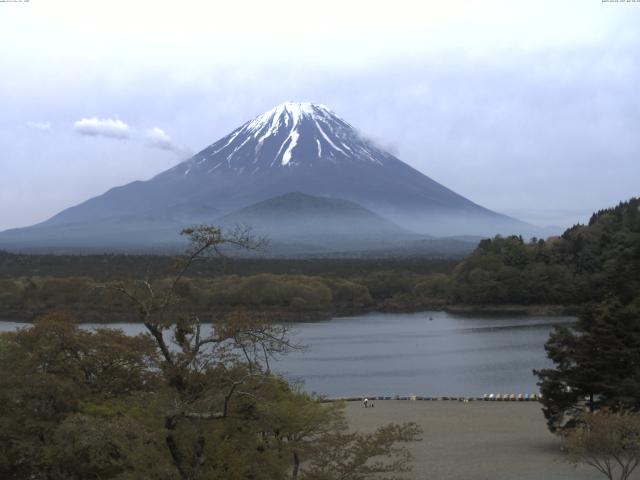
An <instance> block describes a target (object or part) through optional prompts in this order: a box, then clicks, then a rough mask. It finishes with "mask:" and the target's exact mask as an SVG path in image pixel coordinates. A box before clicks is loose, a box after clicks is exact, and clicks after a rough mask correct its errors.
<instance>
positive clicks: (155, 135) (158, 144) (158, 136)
mask: <svg viewBox="0 0 640 480" xmlns="http://www.w3.org/2000/svg"><path fill="white" fill-rule="evenodd" d="M145 139H146V140H147V145H149V146H150V147H153V148H159V149H160V150H170V151H172V152H175V151H177V150H178V147H177V145H175V144H174V143H173V140H171V137H170V136H169V135H167V133H166V132H165V131H164V130H162V129H161V128H158V127H153V128H152V129H150V130H147V133H146V135H145Z"/></svg>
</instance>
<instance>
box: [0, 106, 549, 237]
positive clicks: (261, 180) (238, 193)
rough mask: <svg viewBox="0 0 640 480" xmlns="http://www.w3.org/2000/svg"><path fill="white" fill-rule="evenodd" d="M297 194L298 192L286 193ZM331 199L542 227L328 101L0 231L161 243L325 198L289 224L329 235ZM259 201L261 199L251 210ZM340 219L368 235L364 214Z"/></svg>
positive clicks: (474, 222)
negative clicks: (404, 151)
mask: <svg viewBox="0 0 640 480" xmlns="http://www.w3.org/2000/svg"><path fill="white" fill-rule="evenodd" d="M487 188H489V186H487ZM291 192H299V194H301V195H302V196H300V195H299V196H297V197H291V196H287V194H289V193H291ZM308 196H313V197H317V198H316V200H313V201H311V200H309V197H308ZM318 198H319V199H320V200H318ZM270 199H272V200H273V199H276V200H277V201H276V200H274V201H268V200H270ZM305 199H306V200H305ZM332 199H333V200H336V199H340V200H341V201H347V202H351V205H353V204H355V205H357V206H359V207H362V208H363V209H365V210H367V211H369V212H370V214H371V215H378V216H381V217H384V219H385V220H389V221H391V222H393V223H395V224H396V225H398V226H400V227H402V228H403V229H405V231H406V230H410V231H413V232H417V233H420V234H430V235H494V234H496V233H503V234H514V233H520V234H523V235H527V234H533V235H538V232H537V231H536V230H535V228H534V227H532V226H531V225H527V224H525V223H523V222H519V221H517V220H515V219H513V218H510V217H506V216H504V215H501V214H499V213H496V212H492V211H491V210H488V209H486V208H483V207H481V206H480V205H477V204H475V203H473V202H472V201H470V200H468V199H466V198H464V197H463V196H461V195H459V194H457V193H456V192H453V191H452V190H450V189H448V188H447V187H445V186H443V185H441V184H439V183H438V182H436V181H434V180H432V179H431V178H429V177H427V176H426V175H424V174H423V173H421V172H419V171H417V170H415V169H414V168H412V167H410V166H409V165H407V164H406V163H404V162H402V161H401V160H399V159H398V158H396V157H394V156H393V155H391V154H390V153H387V152H385V151H384V150H382V149H380V148H378V147H376V146H375V145H374V144H373V143H372V142H370V141H369V140H367V139H366V138H364V137H363V136H362V135H361V134H360V133H358V131H356V129H355V128H353V127H352V126H351V125H350V124H349V123H347V122H346V121H345V120H343V119H341V118H340V117H339V116H337V115H336V114H335V113H333V112H332V111H331V110H329V109H328V108H327V107H325V106H323V105H318V104H313V103H296V102H285V103H282V104H280V105H277V106H276V107H274V108H272V109H271V110H269V111H267V112H265V113H263V114H261V115H258V116H257V117H255V118H254V119H253V120H249V121H248V122H246V123H245V124H244V125H242V126H240V127H238V128H236V129H235V130H234V131H232V132H231V133H230V134H228V135H227V136H225V137H223V138H221V139H220V140H218V141H217V142H215V143H213V144H211V145H210V146H208V147H206V148H205V149H204V150H202V151H201V152H199V153H197V154H196V155H194V156H193V157H191V158H190V159H188V160H186V161H184V162H182V163H180V164H179V165H177V166H175V167H173V168H171V169H169V170H167V171H165V172H162V173H160V174H158V175H156V176H155V177H153V178H152V179H150V180H147V181H137V182H132V183H130V184H128V185H123V186H121V187H116V188H112V189H111V190H109V191H108V192H106V193H105V194H103V195H100V196H97V197H94V198H91V199H89V200H87V201H86V202H83V203H81V204H79V205H76V206H74V207H71V208H68V209H66V210H64V211H62V212H60V213H59V214H57V215H55V216H54V217H52V218H50V219H49V220H47V221H46V222H43V223H42V224H40V225H38V226H35V227H29V228H25V229H18V230H15V231H13V232H5V233H3V234H0V246H1V245H2V242H3V239H4V241H5V243H6V242H7V241H8V240H9V239H11V241H12V242H14V243H15V244H19V245H26V244H28V243H29V242H32V243H33V244H35V243H37V242H40V243H41V244H48V245H52V244H58V245H61V244H67V245H68V244H70V243H73V244H75V245H78V246H82V245H88V244H93V245H95V244H97V243H98V242H103V243H104V244H109V243H110V242H122V241H127V242H133V243H135V242H138V243H144V244H147V243H149V242H153V241H163V242H165V241H169V239H172V238H175V237H176V235H177V233H176V232H178V231H180V229H181V228H182V227H184V226H185V225H189V224H193V223H214V224H215V223H216V222H221V221H222V220H223V219H228V218H230V217H228V215H230V214H231V213H233V212H244V214H246V212H247V211H250V212H253V213H252V215H253V217H251V218H258V217H260V216H261V215H266V214H265V213H264V212H265V208H275V207H274V205H275V206H278V205H280V206H281V205H282V204H283V202H284V203H285V204H286V205H285V206H286V208H276V209H275V210H274V214H273V215H272V217H277V216H278V215H285V214H284V213H283V212H285V211H289V212H295V211H296V209H295V208H293V206H292V205H295V204H296V202H304V203H305V205H306V206H307V207H309V206H310V205H312V204H313V205H315V204H317V203H322V204H323V205H324V206H325V207H326V208H325V209H324V210H325V211H326V212H333V213H331V215H330V217H331V218H329V216H327V215H328V213H327V214H326V215H325V214H322V215H320V214H319V213H318V211H317V209H315V210H314V209H313V208H307V209H306V210H304V212H303V213H301V212H297V214H296V215H297V216H296V215H294V217H295V218H298V219H300V218H303V217H305V218H306V217H307V216H308V217H309V218H308V219H307V221H306V222H301V221H296V222H293V223H292V224H291V225H289V224H287V232H293V231H296V229H298V230H300V233H303V232H304V231H308V230H309V225H313V226H315V227H318V228H319V229H320V231H325V230H326V234H327V235H329V236H331V235H332V232H333V233H335V232H337V231H338V230H336V229H335V228H333V230H331V229H330V228H329V226H330V225H334V227H335V221H334V220H336V218H337V217H336V215H337V213H336V208H337V209H338V210H339V209H347V210H349V209H348V208H347V207H345V205H347V204H344V203H340V202H338V203H335V202H333V203H332ZM255 204H258V205H259V206H260V207H259V208H257V207H256V208H251V209H249V210H246V208H247V207H249V206H251V205H255ZM329 207H330V208H329ZM349 211H353V209H350V210H349ZM256 212H259V213H257V214H256ZM313 212H315V213H313ZM361 213H362V211H361ZM244 214H243V215H244ZM232 217H233V218H239V217H238V215H232ZM241 217H242V218H246V215H245V216H242V215H241ZM340 218H341V220H340V221H341V222H345V225H346V226H348V227H349V228H352V229H353V230H354V234H356V235H362V233H363V232H362V231H363V227H362V225H364V224H363V223H362V222H360V223H358V222H359V221H360V220H358V221H356V220H354V218H355V217H353V218H351V217H350V218H349V219H348V220H345V218H346V217H345V216H344V215H342V216H340ZM359 218H361V219H362V218H363V217H362V215H360V217H359ZM368 218H371V217H370V215H369V217H368ZM332 222H333V223H332ZM373 224H375V225H378V226H377V227H375V229H377V230H380V234H379V237H380V239H382V240H384V241H385V242H386V241H387V240H388V239H389V238H390V237H393V235H392V234H389V233H388V232H387V233H384V232H383V231H382V230H381V229H382V227H381V225H382V223H380V222H374V223H373ZM373 224H371V223H367V225H373ZM279 225H280V224H279ZM358 225H360V226H358ZM274 228H275V227H274ZM282 228H283V227H282V226H279V227H277V228H276V229H280V230H282ZM356 230H358V231H356ZM276 233H277V232H276ZM280 233H282V232H280ZM395 236H396V237H397V236H398V235H395ZM34 242H35V243H34ZM65 242H66V243H65ZM356 243H357V242H356Z"/></svg>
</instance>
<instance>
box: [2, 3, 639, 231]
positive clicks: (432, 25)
mask: <svg viewBox="0 0 640 480" xmlns="http://www.w3.org/2000/svg"><path fill="white" fill-rule="evenodd" d="M639 26H640V2H628V3H624V2H623V3H620V2H618V3H614V2H603V1H601V0H533V1H522V0H521V1H514V0H504V1H501V0H484V1H473V0H468V1H465V0H457V1H455V2H443V1H434V2H431V1H423V2H415V1H412V2H409V1H404V0H394V1H393V2H389V1H367V2H357V1H351V2H348V1H346V0H340V1H338V0H323V1H322V2H300V1H299V0H298V1H293V0H287V1H278V0H274V1H270V2H264V1H261V2H257V1H256V2H252V1H243V2H210V1H195V0H194V1H191V0H181V1H179V2H178V1H174V2H169V1H167V2H157V1H141V0H139V1H136V2H130V1H120V0H110V1H108V2H107V1H101V2H98V1H96V2H94V1H87V0H77V1H71V0H55V1H50V0H31V1H30V2H28V3H9V2H0V42H1V43H0V44H1V45H2V47H1V48H0V73H1V74H0V230H1V229H5V228H11V227H17V226H24V225H29V224H32V223H35V222H38V221H41V220H44V219H46V218H48V217H50V216H51V215H53V214H55V213H57V212H58V211H60V210H61V209H63V208H65V207H68V206H71V205H73V204H76V203H79V202H81V201H83V200H86V199H87V198H89V197H92V196H94V195H97V194H100V193H102V192H104V191H105V190H107V189H109V188H110V187H113V186H115V185H119V184H123V183H127V182H129V181H132V180H136V179H147V178H150V177H151V176H153V175H155V174H156V173H159V172H160V171H162V170H164V169H166V168H168V167H170V166H172V165H174V164H175V163H177V162H179V161H181V160H183V159H185V158H186V157H188V156H189V155H190V153H195V152H197V151H199V150H200V149H202V148H204V147H205V146H207V145H209V144H210V143H213V142H214V141H215V140H217V139H218V138H220V137H221V136H223V135H225V134H226V133H228V132H229V131H231V130H233V129H234V128H235V127H237V126H239V125H240V124H242V123H244V122H245V121H246V120H248V119H250V118H253V117H254V116H256V115H258V114H260V113H262V112H263V111H265V110H267V109H269V108H271V107H273V106H274V105H276V104H278V103H281V102H283V101H285V100H293V101H311V102H317V103H324V104H326V105H327V106H329V107H330V108H331V109H333V110H334V111H335V112H336V113H338V114H339V115H340V116H341V117H343V118H344V119H346V120H347V121H349V122H350V123H351V124H353V125H354V126H355V127H357V128H359V129H360V130H361V131H362V132H363V133H365V134H366V135H368V136H370V137H371V138H373V139H374V140H376V141H377V142H378V143H379V144H381V145H382V146H383V147H386V148H387V149H388V150H390V151H391V152H392V153H394V154H395V155H396V156H398V157H399V158H400V159H402V160H404V161H405V162H407V163H409V164H410V165H412V166H413V167H415V168H417V169H419V170H420V171H422V172H423V173H425V174H427V175H429V176H430V177H432V178H433V179H435V180H437V181H439V182H440V183H442V184H444V185H446V186H448V187H449V188H452V189H453V190H455V191H457V192H458V193H460V194H462V195H464V196H466V197H468V198H470V199H471V200H473V201H475V202H476V203H479V204H481V205H484V206H486V207H489V208H492V209H494V210H497V211H500V212H503V213H507V214H510V215H514V216H516V217H519V218H521V219H523V220H527V221H530V222H532V223H536V224H539V225H551V224H555V225H563V226H567V225H570V224H573V223H575V222H578V221H585V220H586V219H587V218H588V215H589V213H590V212H591V211H593V210H596V209H599V208H602V207H606V206H611V205H614V204H616V203H617V202H618V201H620V200H624V199H627V198H629V197H631V196H633V195H639V194H640V53H639V52H640V27H639Z"/></svg>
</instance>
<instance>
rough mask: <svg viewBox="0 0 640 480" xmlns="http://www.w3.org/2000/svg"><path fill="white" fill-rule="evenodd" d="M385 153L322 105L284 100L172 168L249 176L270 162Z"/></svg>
mask: <svg viewBox="0 0 640 480" xmlns="http://www.w3.org/2000/svg"><path fill="white" fill-rule="evenodd" d="M387 157H388V155H387V154H385V152H383V151H381V150H380V149H378V148H376V147H375V146H374V145H373V144H372V143H371V142H370V141H368V140H366V139H364V138H363V137H362V136H361V135H360V134H358V132H357V131H356V130H355V129H354V128H353V127H352V126H351V125H349V124H348V123H347V122H345V121H344V120H343V119H341V118H340V117H339V116H337V115H336V114H335V113H334V112H332V111H331V110H329V109H328V108H327V107H326V106H324V105H320V104H313V103H308V102H284V103H281V104H280V105H277V106H276V107H274V108H272V109H271V110H269V111H267V112H265V113H263V114H261V115H258V116H257V117H256V118H254V119H253V120H250V121H248V122H247V123H245V124H244V125H242V126H241V127H239V128H237V129H236V130H234V131H233V132H231V133H230V134H229V135H227V136H226V137H224V138H222V139H220V140H218V141H217V142H215V143H214V144H212V145H210V146H209V147H207V148H205V149H204V150H203V151H201V152H200V153H198V154H197V155H195V156H194V157H193V158H192V159H190V161H189V162H187V163H184V164H181V165H179V166H177V167H176V168H175V171H176V172H179V173H182V174H184V175H194V174H211V173H213V172H215V171H216V170H220V169H223V170H224V169H227V170H232V171H234V172H236V173H239V174H248V175H255V174H258V173H260V172H261V171H263V172H264V171H265V170H266V169H269V168H274V167H288V168H290V167H295V166H307V167H312V166H314V165H315V166H317V165H319V164H322V163H334V164H335V163H339V162H344V161H348V162H371V163H374V164H378V165H383V164H384V162H385V161H386V160H387Z"/></svg>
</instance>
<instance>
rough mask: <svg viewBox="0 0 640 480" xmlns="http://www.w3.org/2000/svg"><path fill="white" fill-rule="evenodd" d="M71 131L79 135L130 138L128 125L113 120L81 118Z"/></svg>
mask: <svg viewBox="0 0 640 480" xmlns="http://www.w3.org/2000/svg"><path fill="white" fill-rule="evenodd" d="M73 129H74V130H75V131H76V132H77V133H79V134H80V135H90V136H94V137H108V138H116V139H121V140H122V139H126V138H129V137H130V136H131V129H130V128H129V125H127V124H126V123H124V122H123V121H122V120H118V119H113V118H97V117H91V118H83V119H82V120H78V121H77V122H75V123H74V124H73Z"/></svg>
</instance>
